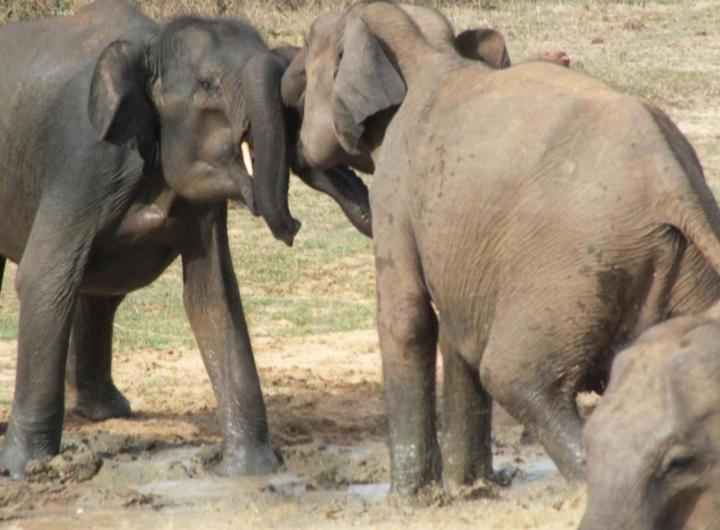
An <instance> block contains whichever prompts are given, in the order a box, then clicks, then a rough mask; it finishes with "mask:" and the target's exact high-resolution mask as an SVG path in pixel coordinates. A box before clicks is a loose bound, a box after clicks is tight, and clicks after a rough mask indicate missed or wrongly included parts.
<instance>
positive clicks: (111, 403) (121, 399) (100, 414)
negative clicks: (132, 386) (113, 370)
mask: <svg viewBox="0 0 720 530" xmlns="http://www.w3.org/2000/svg"><path fill="white" fill-rule="evenodd" d="M72 393H73V394H74V401H75V402H74V403H73V405H72V406H71V410H72V411H73V412H74V413H75V414H78V415H79V416H82V417H83V418H86V419H88V420H91V421H102V420H107V419H109V418H129V417H130V416H132V409H131V408H130V402H129V401H128V400H127V398H126V397H125V396H123V395H122V393H121V392H120V391H119V390H118V389H117V387H116V386H115V385H114V384H113V383H112V382H110V383H108V384H107V385H105V386H103V387H101V388H93V389H83V390H82V391H80V390H74V392H72Z"/></svg>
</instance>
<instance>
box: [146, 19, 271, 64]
mask: <svg viewBox="0 0 720 530" xmlns="http://www.w3.org/2000/svg"><path fill="white" fill-rule="evenodd" d="M248 45H249V46H253V47H255V46H260V47H263V46H264V43H263V41H262V38H261V37H260V35H259V34H258V33H257V31H255V29H254V28H252V27H250V26H248V25H247V24H243V23H242V22H240V21H231V20H224V19H202V18H192V17H188V18H185V19H180V20H179V21H173V22H172V23H170V24H169V25H168V26H167V27H166V28H165V30H164V31H163V33H162V35H161V37H160V48H161V50H162V53H163V56H164V58H165V59H166V60H167V59H169V58H174V59H180V60H183V61H189V62H191V63H197V62H199V61H201V60H202V59H203V58H205V57H207V56H208V54H211V53H217V52H219V51H221V50H223V49H233V50H235V51H237V50H238V49H239V48H237V47H238V46H248Z"/></svg>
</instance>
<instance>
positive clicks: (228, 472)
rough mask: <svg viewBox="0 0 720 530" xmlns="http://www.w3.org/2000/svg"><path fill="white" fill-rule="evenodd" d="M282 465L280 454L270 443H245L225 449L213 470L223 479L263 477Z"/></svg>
mask: <svg viewBox="0 0 720 530" xmlns="http://www.w3.org/2000/svg"><path fill="white" fill-rule="evenodd" d="M282 463H283V458H282V454H281V453H280V450H279V449H278V448H277V447H275V445H273V444H272V443H270V442H268V443H265V444H257V443H245V444H243V445H238V446H234V447H233V448H231V449H230V448H227V447H226V448H225V451H224V454H223V458H222V460H221V461H220V463H219V464H218V465H217V467H216V469H215V470H216V472H217V473H218V474H219V475H222V476H224V477H233V476H242V475H265V474H268V473H273V472H274V471H277V470H278V468H279V467H280V466H281V465H282Z"/></svg>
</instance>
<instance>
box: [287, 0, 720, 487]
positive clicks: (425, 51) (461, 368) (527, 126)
mask: <svg viewBox="0 0 720 530" xmlns="http://www.w3.org/2000/svg"><path fill="white" fill-rule="evenodd" d="M424 9H426V10H428V9H429V8H424ZM438 16H439V15H437V14H436V16H435V18H436V19H437V18H438ZM444 34H445V37H443V38H445V39H446V41H445V44H442V45H439V44H438V41H437V39H436V38H434V37H430V36H428V35H427V34H426V33H425V31H424V29H423V24H422V23H418V21H417V17H416V16H415V15H414V14H413V13H412V12H410V11H409V10H408V9H407V8H406V7H404V6H401V5H396V4H392V3H388V2H372V3H361V4H357V5H355V6H353V7H350V8H348V9H347V10H345V11H343V12H339V13H332V14H327V15H325V16H322V17H320V18H319V19H317V20H316V21H315V23H314V24H313V25H312V28H311V30H310V35H309V38H308V43H307V48H306V50H305V51H304V52H303V53H302V54H299V55H298V57H296V59H295V60H294V62H293V64H291V65H290V67H289V68H288V70H287V71H286V74H285V76H284V78H283V88H282V90H283V99H284V100H285V101H286V102H287V103H288V104H290V105H293V104H298V102H300V103H301V104H302V106H303V108H304V120H303V123H302V129H301V132H300V142H301V151H302V153H303V156H304V158H305V160H307V161H308V162H309V164H310V165H311V166H313V167H317V168H323V167H331V166H333V165H335V164H339V163H350V164H352V165H354V166H356V167H360V168H365V169H374V173H375V175H374V177H373V180H372V184H371V189H370V205H371V208H372V212H373V221H372V224H373V234H374V239H375V262H376V272H377V278H376V281H377V294H378V317H377V318H378V330H379V335H380V345H381V350H382V359H383V372H384V381H385V392H386V401H387V407H388V416H389V427H390V432H389V444H390V454H391V463H392V487H393V489H394V490H395V491H398V492H400V493H411V494H412V493H415V492H417V491H418V490H419V489H421V488H423V487H425V486H426V485H428V484H430V483H431V482H433V481H436V480H439V479H440V477H441V475H442V476H443V478H444V479H445V480H446V482H448V483H468V482H472V481H473V480H475V479H476V478H477V477H480V476H483V477H489V478H495V474H494V472H493V469H492V462H491V458H492V455H491V447H490V424H491V396H492V398H494V399H496V400H497V401H498V402H499V403H500V404H501V405H502V406H503V407H504V408H506V409H507V410H508V411H509V412H510V413H511V414H512V415H513V416H514V417H515V418H517V419H518V420H520V421H521V422H523V423H525V424H526V425H527V426H528V427H529V428H530V429H531V430H532V431H533V432H534V433H535V434H536V435H537V437H538V439H539V440H540V442H541V443H542V444H543V445H544V447H545V448H546V450H547V451H548V453H549V455H550V456H551V457H552V458H553V460H554V461H555V462H556V464H557V465H558V467H559V468H560V470H561V472H562V473H563V474H564V475H565V476H566V477H569V478H579V477H582V476H583V475H584V466H585V464H584V455H583V451H582V448H581V443H580V433H581V428H582V421H581V418H580V417H579V414H578V410H577V407H576V405H575V397H576V394H577V392H578V391H580V390H582V389H585V388H587V387H589V386H591V385H595V384H597V382H598V381H602V380H603V378H605V377H606V376H607V366H608V365H609V362H610V359H611V358H612V356H613V353H614V352H615V351H616V349H617V348H618V347H619V346H620V345H622V344H624V343H625V342H626V341H628V340H629V339H631V338H632V337H634V336H636V335H637V334H638V333H639V332H640V331H642V330H643V329H644V328H646V327H648V326H650V325H651V324H653V323H655V322H657V321H660V320H663V319H665V318H667V317H669V316H672V315H677V314H683V313H688V312H690V313H692V312H696V311H700V310H702V309H705V308H706V307H707V306H709V305H710V303H711V302H712V300H714V299H716V298H717V297H718V295H720V278H719V277H718V273H717V271H720V244H719V243H718V236H719V235H720V211H719V210H718V207H717V204H716V203H715V201H714V199H713V196H712V194H711V192H710V190H709V189H708V186H707V184H706V182H705V179H704V176H703V172H702V168H701V166H700V163H699V161H698V159H697V157H696V155H695V152H694V151H693V149H692V147H691V146H690V144H689V143H688V142H687V140H686V139H685V138H684V136H683V135H682V134H681V133H680V131H679V130H678V129H677V127H676V126H675V125H674V124H673V123H672V122H671V121H670V119H669V118H668V117H667V116H666V115H665V114H664V113H663V112H662V111H660V110H659V109H658V108H656V107H654V106H653V105H651V104H650V103H647V102H645V101H641V100H639V99H637V98H634V97H631V96H627V95H624V94H621V93H619V92H617V91H616V90H614V89H612V88H610V87H608V86H607V85H605V84H604V83H602V82H600V81H598V80H595V79H592V78H591V77H588V76H586V75H583V74H580V73H578V72H574V71H572V70H569V69H566V68H562V67H560V66H558V65H554V64H551V63H548V62H543V61H535V62H528V63H523V64H520V65H516V66H514V67H511V68H505V69H492V68H490V67H488V65H485V64H482V63H481V62H478V61H469V60H467V59H466V58H465V57H463V56H462V55H461V54H460V53H458V47H457V44H456V43H453V42H452V41H450V40H449V39H451V38H452V34H453V33H452V31H451V30H448V31H446V32H444ZM436 35H439V34H436ZM496 49H500V48H499V47H497V48H496ZM496 53H497V52H496ZM498 63H499V64H501V63H502V61H501V60H498ZM438 342H439V343H440V348H441V350H442V351H443V354H444V363H443V364H444V376H443V380H444V382H443V388H444V397H443V409H442V423H443V428H444V437H443V440H442V445H443V451H442V457H441V454H440V449H439V444H438V439H437V435H436V417H435V379H436V376H435V366H436V346H437V344H438Z"/></svg>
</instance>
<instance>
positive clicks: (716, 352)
mask: <svg viewBox="0 0 720 530" xmlns="http://www.w3.org/2000/svg"><path fill="white" fill-rule="evenodd" d="M718 345H720V322H718V321H717V320H715V319H710V318H706V317H705V316H700V317H682V318H678V319H674V320H670V321H667V322H665V323H663V324H660V325H658V326H656V327H655V328H651V329H650V330H649V331H648V332H646V333H645V334H644V335H643V336H641V337H640V339H639V340H638V341H637V342H636V343H635V344H634V345H633V346H632V347H630V348H629V349H627V350H625V351H623V352H621V353H620V354H619V355H618V357H617V358H616V359H615V362H614V364H613V368H612V376H611V380H610V384H609V386H608V388H607V391H606V393H605V395H604V396H603V398H602V400H601V401H600V404H599V406H598V408H597V409H596V410H595V412H593V414H592V416H591V417H590V419H589V420H588V423H587V424H586V425H585V428H584V431H583V444H584V445H585V448H586V451H587V461H588V506H587V511H586V513H585V517H584V518H583V521H582V524H581V526H580V529H581V530H596V529H605V528H614V529H617V530H651V529H655V528H662V529H663V530H681V529H684V530H699V529H701V528H711V527H713V528H714V527H715V525H717V521H718V520H720V519H719V518H720V394H718V392H717V386H718V380H720V347H719V346H718Z"/></svg>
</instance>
